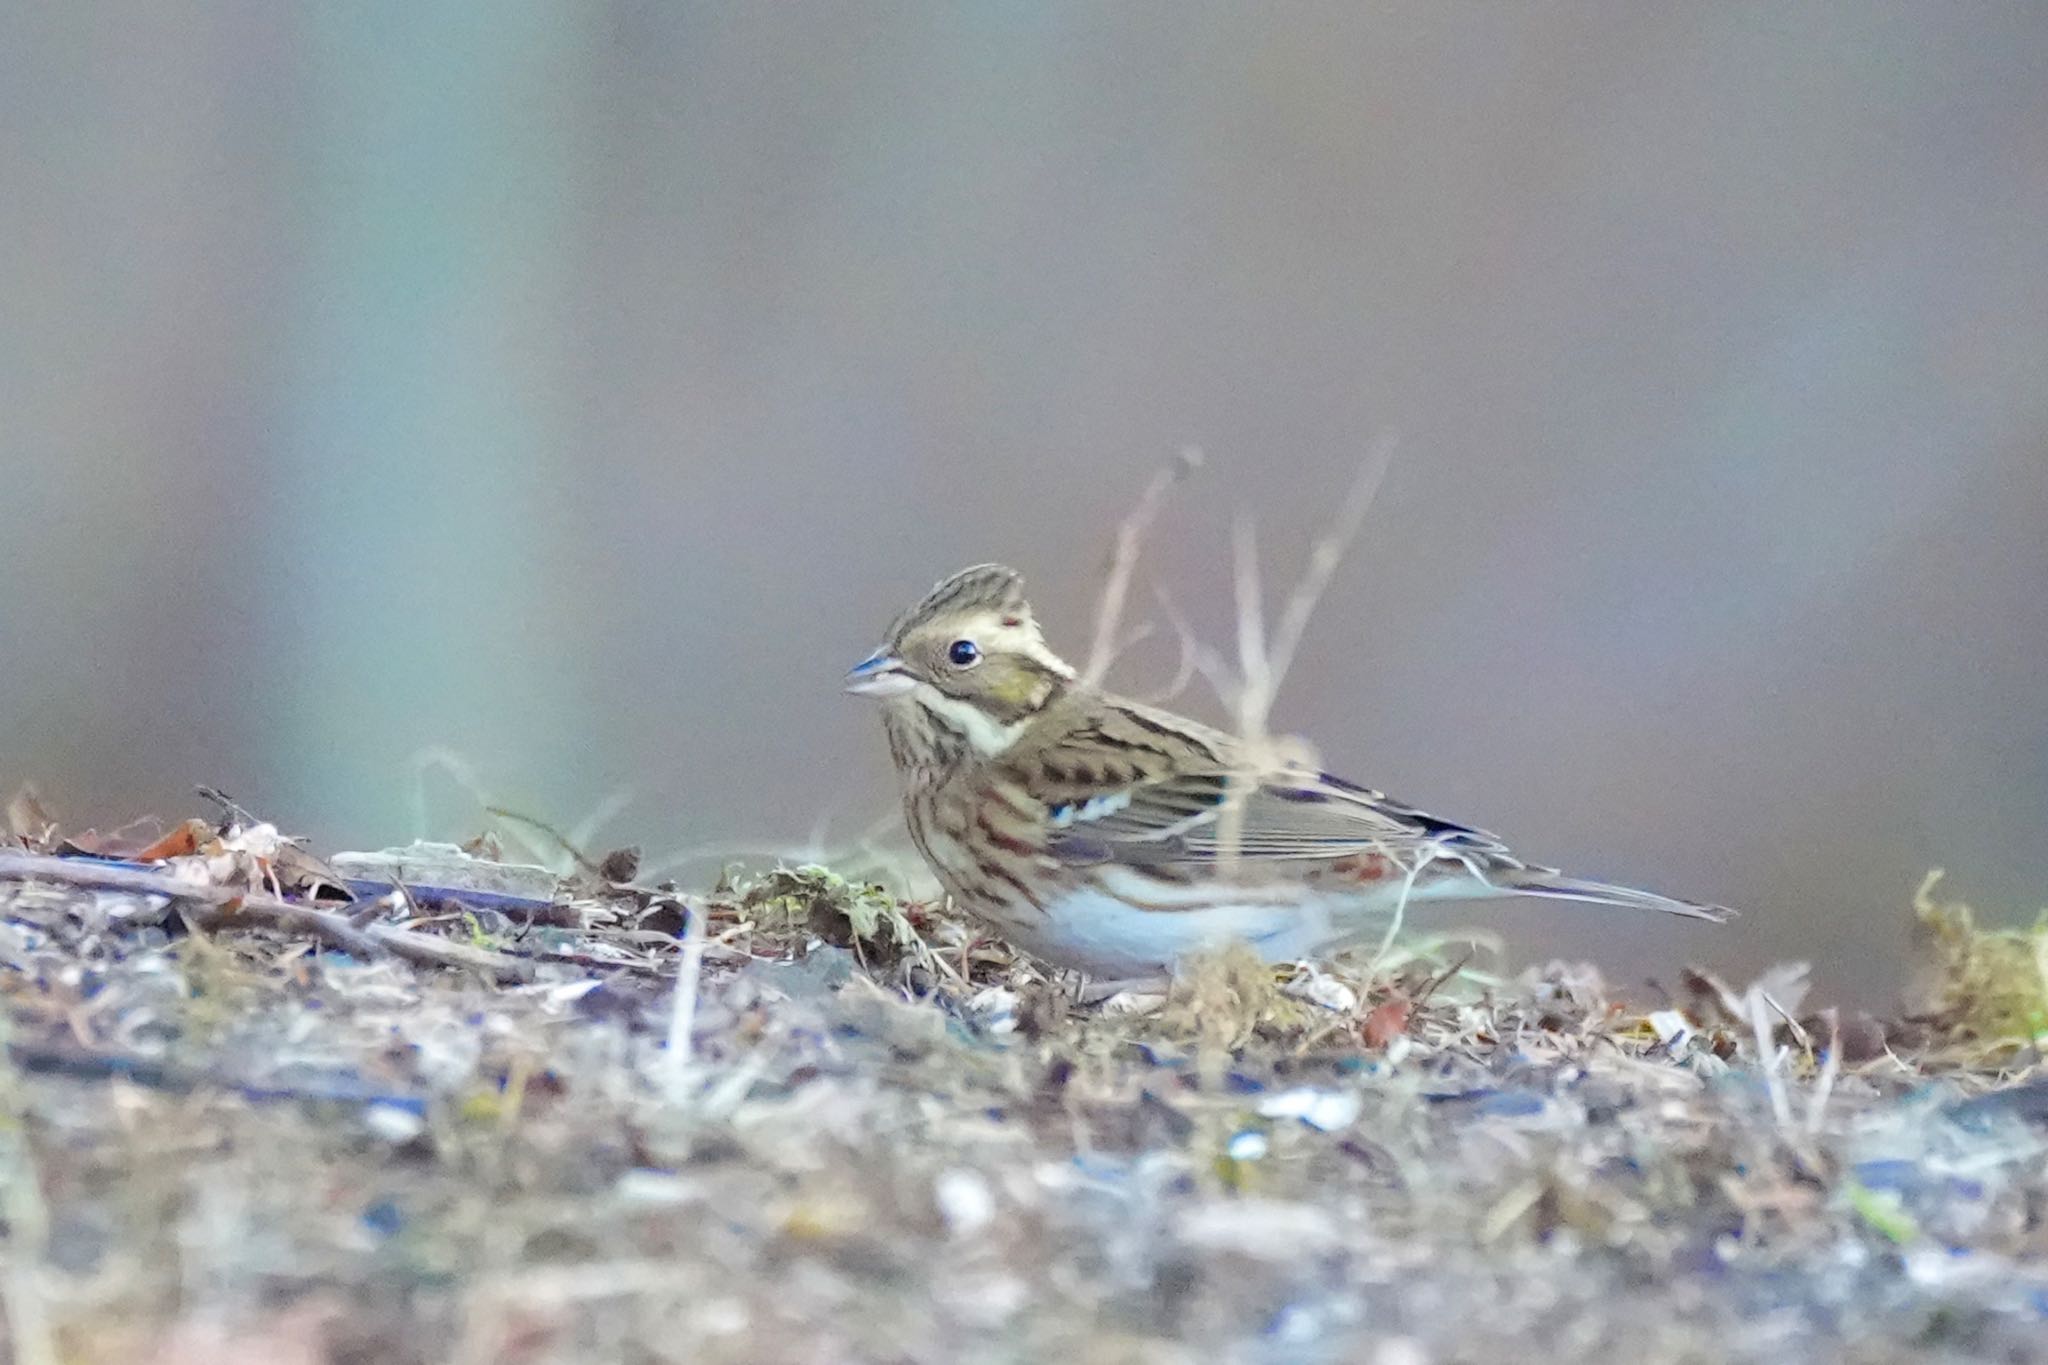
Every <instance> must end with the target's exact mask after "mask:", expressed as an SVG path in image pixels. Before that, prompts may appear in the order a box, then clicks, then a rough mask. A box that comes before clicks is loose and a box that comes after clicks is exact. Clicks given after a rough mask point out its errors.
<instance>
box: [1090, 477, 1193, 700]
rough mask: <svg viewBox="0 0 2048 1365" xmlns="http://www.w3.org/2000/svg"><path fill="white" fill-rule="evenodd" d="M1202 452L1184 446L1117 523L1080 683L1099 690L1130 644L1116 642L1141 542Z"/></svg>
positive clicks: (1120, 641) (1127, 641)
mask: <svg viewBox="0 0 2048 1365" xmlns="http://www.w3.org/2000/svg"><path fill="white" fill-rule="evenodd" d="M1201 465H1202V452H1201V451H1200V450H1199V449H1198V448H1196V447H1194V446H1187V447H1185V448H1183V449H1182V450H1181V452H1180V453H1179V454H1178V455H1176V456H1175V457H1174V458H1173V459H1172V460H1171V461H1169V462H1168V463H1167V465H1166V466H1165V467H1164V468H1162V469H1160V470H1159V471H1158V472H1157V473H1155V474H1154V475H1153V476H1152V479H1151V481H1150V482H1149V483H1147V484H1146V485H1145V491H1144V492H1143V493H1141V494H1139V495H1138V505H1137V506H1136V507H1133V508H1132V509H1131V511H1130V515H1128V516H1126V517H1125V518H1124V519H1123V520H1122V521H1121V522H1119V523H1118V524H1117V528H1116V544H1115V546H1114V548H1113V549H1112V550H1111V553H1110V559H1109V573H1108V575H1107V577H1105V578H1104V580H1103V584H1102V594H1101V596H1100V597H1099V598H1098V599H1097V601H1096V607H1095V635H1094V639H1093V641H1092V642H1091V643H1090V645H1089V647H1088V659H1087V662H1086V663H1085V664H1084V665H1083V666H1082V669H1081V680H1082V681H1083V682H1086V683H1087V684H1089V685H1090V686H1092V687H1099V686H1100V685H1101V684H1102V680H1103V678H1105V677H1106V676H1108V674H1109V670H1110V667H1111V665H1113V664H1114V663H1115V662H1116V660H1117V656H1118V655H1119V654H1121V653H1122V652H1123V651H1124V650H1125V649H1127V648H1128V647H1129V646H1130V644H1131V643H1132V642H1131V641H1130V640H1126V639H1120V638H1119V632H1120V631H1121V630H1122V627H1123V617H1124V607H1125V604H1126V602H1127V601H1128V599H1129V597H1130V591H1131V575H1132V573H1133V572H1134V571H1135V570H1136V568H1137V565H1138V553H1139V551H1140V549H1141V548H1142V547H1143V545H1144V542H1145V533H1146V532H1147V531H1148V530H1150V529H1151V526H1152V523H1153V521H1154V520H1155V519H1157V517H1158V516H1159V508H1160V505H1161V504H1162V503H1163V502H1164V501H1165V500H1166V494H1167V491H1168V490H1169V489H1171V488H1172V487H1173V486H1174V485H1175V484H1176V483H1179V482H1180V481H1181V480H1182V479H1184V478H1186V477H1187V476H1188V475H1189V474H1190V473H1192V472H1193V471H1195V470H1197V469H1199V468H1201Z"/></svg>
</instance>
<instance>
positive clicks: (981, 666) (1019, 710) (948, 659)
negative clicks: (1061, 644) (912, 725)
mask: <svg viewBox="0 0 2048 1365" xmlns="http://www.w3.org/2000/svg"><path fill="white" fill-rule="evenodd" d="M1073 679H1074V670H1073V669H1072V668H1071V667H1070V666H1069V665H1068V664H1067V663H1066V661H1065V660H1063V659H1061V658H1060V657H1059V656H1058V655H1057V654H1054V653H1053V652H1052V651H1051V650H1050V649H1047V648H1046V645H1045V638H1044V636H1042V635H1041V634H1040V633H1039V629H1038V622H1037V621H1036V620H1034V619H1033V618H1032V615H1031V604H1030V603H1029V602H1026V601H1025V600H1024V580H1023V579H1022V578H1021V577H1019V576H1018V574H1017V572H1016V571H1015V570H1013V569H1006V568H1004V567H1003V566H1002V565H1000V564H980V565H977V566H975V567H974V568H971V569H962V570H961V571H960V572H959V573H956V574H954V575H953V576H952V577H951V578H948V579H947V580H946V581H945V582H943V583H941V584H939V585H938V586H937V587H935V588H933V589H932V590H931V591H930V592H929V593H927V594H925V597H924V600H923V601H921V602H919V603H918V604H917V605H916V606H914V607H912V608H911V609H910V610H909V611H906V612H904V613H903V615H901V616H899V617H897V618H896V624H895V625H893V626H891V627H890V628H889V634H888V637H887V639H886V640H885V641H884V643H883V645H882V647H881V648H880V649H878V650H876V651H875V652H874V653H873V654H871V655H869V656H868V657H867V658H866V659H863V660H862V661H861V662H860V663H858V664H856V665H854V668H853V671H852V672H850V673H848V674H847V675H846V690H847V691H849V692H855V693H859V694H860V695H862V696H869V697H881V698H884V699H885V700H886V701H887V703H888V705H889V708H890V710H891V712H892V713H894V714H895V715H898V716H901V717H904V718H912V717H915V718H916V719H928V720H929V722H930V723H931V724H932V725H935V726H938V727H940V728H941V729H943V730H945V731H947V732H950V733H951V734H952V735H954V736H957V737H958V738H959V739H960V740H962V741H964V742H965V743H966V744H967V745H968V746H969V747H970V748H972V749H973V750H974V751H975V752H976V753H978V754H980V755H981V756H982V757H984V758H993V757H995V756H996V755H997V754H1000V753H1002V752H1003V751H1004V750H1005V749H1008V748H1009V747H1010V745H1011V744H1012V743H1014V742H1015V741H1016V739H1017V736H1018V735H1019V734H1020V733H1021V732H1022V730H1023V728H1024V726H1025V725H1026V724H1028V723H1029V722H1030V720H1031V718H1032V717H1033V716H1035V715H1037V714H1038V713H1039V712H1040V711H1041V710H1043V709H1044V708H1045V707H1046V706H1047V705H1048V704H1050V703H1051V702H1052V700H1053V699H1054V698H1056V697H1057V696H1059V694H1060V693H1061V692H1062V691H1063V690H1065V688H1066V687H1067V685H1068V684H1069V683H1071V682H1072V681H1073Z"/></svg>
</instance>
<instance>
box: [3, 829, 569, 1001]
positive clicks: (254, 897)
mask: <svg viewBox="0 0 2048 1365" xmlns="http://www.w3.org/2000/svg"><path fill="white" fill-rule="evenodd" d="M0 879H5V880H8V881H23V882H57V883H61V884H62V885H65V886H75V887H78V888H80V889H82V890H88V891H121V892H127V893H129V894H133V895H143V896H162V897H164V898H165V899H167V900H170V901H172V902H174V903H176V904H179V905H182V906H185V907H187V910H186V913H187V914H188V915H189V916H190V917H191V918H192V921H193V923H195V924H197V925H199V926H200V927H202V928H217V927H225V926H233V925H261V926H263V927H266V928H271V929H277V930H279V931H281V932H284V933H291V934H302V935H305V936H306V937H309V938H314V939H318V940H319V941H320V942H322V943H325V944H327V945H328V946H329V947H331V948H337V949H339V950H340V951H342V952H345V953H348V954H350V955H352V956H356V957H362V958H365V959H368V958H374V957H378V956H383V955H388V956H391V957H396V958H401V959H403V960H405V961H407V962H413V963H417V964H419V965H420V966H425V967H466V968H468V969H470V970H472V971H476V972H481V973H483V974H484V975H486V976H488V977H490V978H491V979H492V980H494V981H524V980H528V979H530V978H531V977H532V975H533V967H532V964H531V963H529V962H526V961H523V960H522V959H520V958H516V957H511V956H508V955H507V954H505V953H500V952H495V951H493V950H491V949H489V948H478V947H475V946H473V945H471V944H467V943H451V942H449V941H448V940H447V939H443V938H436V937H434V936H433V935H431V934H421V933H415V932H413V931H412V930H410V929H400V928H397V927H395V926H392V925H388V924H370V925H365V926H362V927H360V928H359V927H357V926H356V925H355V924H353V923H351V922H350V920H349V917H348V916H347V915H346V914H343V913H338V912H333V911H327V910H316V909H314V908H313V907H312V906H310V905H295V904H293V903H292V902H290V901H285V900H279V899H277V898H276V897H274V896H266V895H260V894H257V893H254V892H249V891H242V890H238V889H237V888H234V887H227V886H204V885H197V884H192V883H187V882H180V881H176V880H173V879H172V878H170V877H167V876H165V875H164V874H162V873H160V872H152V871H148V870H146V869H144V868H139V867H117V866H114V865H112V864H109V863H95V862H88V861H86V860H83V859H78V858H55V857H48V856H44V855H40V854H32V853H0Z"/></svg>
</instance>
